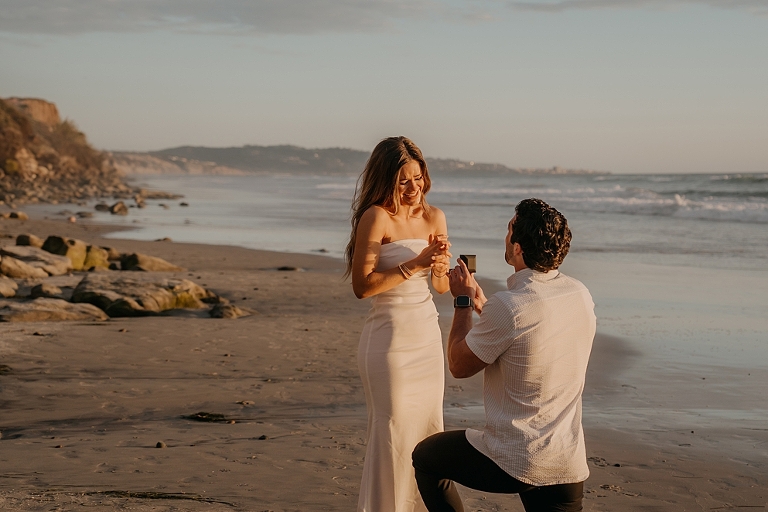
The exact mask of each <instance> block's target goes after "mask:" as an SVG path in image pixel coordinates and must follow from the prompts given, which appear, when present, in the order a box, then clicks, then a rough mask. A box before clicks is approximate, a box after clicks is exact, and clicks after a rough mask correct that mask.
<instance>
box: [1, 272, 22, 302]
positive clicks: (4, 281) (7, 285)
mask: <svg viewBox="0 0 768 512" xmlns="http://www.w3.org/2000/svg"><path fill="white" fill-rule="evenodd" d="M18 289H19V285H18V284H16V281H14V280H13V279H8V278H7V277H5V276H2V275H0V295H1V296H3V297H13V296H15V295H16V290H18Z"/></svg>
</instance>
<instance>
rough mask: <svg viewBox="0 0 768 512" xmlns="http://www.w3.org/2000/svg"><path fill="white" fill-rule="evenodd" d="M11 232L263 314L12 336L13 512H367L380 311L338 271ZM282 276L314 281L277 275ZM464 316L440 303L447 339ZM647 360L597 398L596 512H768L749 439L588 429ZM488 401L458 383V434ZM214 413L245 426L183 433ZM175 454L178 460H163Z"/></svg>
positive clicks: (2, 492) (603, 352) (589, 486)
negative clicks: (737, 447) (100, 255)
mask: <svg viewBox="0 0 768 512" xmlns="http://www.w3.org/2000/svg"><path fill="white" fill-rule="evenodd" d="M0 222H1V223H0V231H2V232H3V234H18V233H22V232H31V233H34V234H36V235H38V236H41V237H44V236H46V235H48V234H59V235H65V236H70V237H74V238H80V239H83V240H85V241H86V242H91V243H98V244H100V245H111V246H114V247H116V248H118V249H122V250H128V249H129V248H130V249H133V250H138V251H141V252H145V253H147V254H150V255H153V256H159V257H161V258H164V259H167V260H168V261H170V262H172V263H175V264H178V265H180V266H182V267H185V268H186V269H187V270H186V271H184V272H179V273H177V274H178V275H179V277H185V278H189V279H195V280H196V281H197V280H198V279H199V281H198V282H200V283H202V284H205V285H206V286H207V287H208V288H210V289H212V290H214V291H215V292H216V293H217V294H220V295H222V296H224V297H227V298H229V299H230V300H232V303H233V304H236V305H238V306H243V307H246V308H248V309H251V310H254V311H256V312H257V313H255V314H253V315H252V316H249V317H244V318H240V319H237V320H216V319H210V318H201V317H199V316H195V315H191V314H185V313H184V312H180V313H178V314H174V315H169V316H157V317H147V318H119V319H112V320H109V321H107V322H103V323H89V322H70V323H64V322H56V323H55V322H51V323H42V322H40V323H34V324H32V323H29V324H22V323H18V324H0V333H2V338H0V339H1V340H2V341H0V362H2V364H5V365H7V366H8V367H10V372H8V373H4V374H2V375H0V386H1V389H2V390H3V393H2V400H3V409H4V414H3V418H2V419H0V435H1V437H0V462H1V466H2V468H3V469H2V470H0V476H2V477H3V478H0V508H8V509H14V510H49V509H50V508H51V507H55V506H59V507H64V508H65V509H67V507H73V506H79V505H88V506H91V507H92V508H94V509H96V510H113V509H115V508H119V507H130V508H131V509H132V510H142V511H143V510H233V509H234V510H254V509H263V508H269V509H270V510H349V509H352V508H354V504H355V503H356V498H357V494H356V493H357V487H358V485H359V479H360V473H361V471H362V457H363V455H364V453H365V451H364V450H365V447H364V436H365V429H366V414H365V400H364V397H363V394H362V387H361V384H360V381H359V377H358V373H357V366H356V362H355V361H356V349H357V339H358V336H359V332H360V329H362V325H363V319H364V317H365V315H366V313H367V310H368V304H367V301H359V300H357V299H355V298H354V296H353V295H352V294H351V293H350V290H349V287H348V285H347V284H345V283H344V282H343V281H342V280H341V275H342V272H343V270H342V264H341V262H340V261H339V260H337V259H335V258H332V257H328V256H323V255H320V254H299V253H276V252H271V251H258V250H254V249H245V248H240V247H233V246H217V245H206V244H181V243H175V242H142V241H135V240H123V239H118V238H109V239H105V238H103V235H105V234H106V233H108V232H112V231H115V230H116V229H115V228H117V226H112V225H105V224H98V223H97V222H95V221H88V222H78V223H76V224H69V223H67V222H65V221H64V220H63V219H62V220H44V219H34V218H33V219H31V220H29V221H24V222H19V221H10V220H5V221H0ZM2 240H3V243H13V241H12V240H11V239H8V238H5V239H2ZM282 265H289V266H295V267H299V268H302V269H304V270H305V271H304V272H278V271H276V270H275V268H276V267H278V266H282ZM486 291H490V290H486ZM447 300H448V299H447V298H446V296H445V295H444V296H442V297H436V303H437V304H438V309H439V311H440V312H441V314H442V315H441V320H440V325H441V328H442V330H443V337H444V338H445V337H447V334H448V329H447V327H448V325H449V322H450V318H449V313H450V309H451V308H446V306H445V305H444V304H443V303H445V302H446V301H447ZM446 311H447V312H446ZM122 329H125V330H126V331H127V332H121V330H122ZM35 333H37V334H35ZM639 360H641V355H640V354H638V353H636V352H635V351H634V350H633V349H632V346H631V344H629V343H627V342H626V341H625V340H623V339H621V338H617V337H611V336H607V335H605V334H602V333H601V334H599V336H598V339H597V340H596V342H595V348H594V349H593V358H592V359H591V360H590V368H589V372H588V380H587V389H586V390H585V434H586V438H587V449H588V456H589V457H590V464H589V465H590V470H591V471H592V476H591V477H590V479H589V480H587V482H586V485H585V489H586V494H585V502H584V505H585V510H595V511H597V510H649V509H658V510H669V509H678V510H698V509H701V508H705V509H707V508H709V509H712V508H732V507H738V506H749V507H761V506H762V507H766V504H767V503H768V497H767V496H766V495H768V492H766V491H765V489H767V488H768V479H766V477H765V476H764V473H765V471H764V469H765V468H764V466H763V467H760V466H757V467H756V466H754V465H753V464H752V463H750V465H747V463H746V462H744V461H741V462H739V461H738V460H732V457H731V456H730V454H729V452H727V451H725V450H723V451H721V452H718V451H717V447H718V446H719V445H720V444H719V441H718V439H719V436H721V437H722V438H723V439H725V438H726V437H727V436H733V435H739V427H738V425H734V427H733V429H732V430H731V431H729V432H720V431H714V430H713V431H712V432H706V431H705V432H701V431H699V430H698V429H693V430H696V431H697V432H696V433H695V434H689V433H688V431H685V430H683V429H678V430H670V431H663V430H658V431H652V432H642V431H641V432H639V433H638V432H635V429H633V428H631V426H627V425H620V424H615V423H606V422H605V418H602V419H601V418H597V421H594V420H593V419H590V418H588V416H587V413H588V412H589V410H590V408H591V409H594V410H600V409H601V408H603V409H605V410H608V409H610V408H611V407H614V406H615V405H616V404H617V403H621V402H622V401H623V400H624V398H625V395H624V394H625V393H635V392H636V390H633V389H632V387H631V386H635V388H637V386H638V383H637V382H635V381H632V380H629V381H628V380H627V379H633V378H634V375H635V374H634V371H635V370H636V368H635V367H634V365H636V364H637V362H638V361H639ZM446 374H447V373H446ZM673 383H674V382H670V385H672V384H673ZM625 385H628V386H630V387H624V386H625ZM481 386H482V378H481V377H479V376H476V377H474V378H472V379H465V380H461V381H459V380H456V379H453V378H452V377H450V375H449V374H447V378H446V395H445V411H446V412H445V415H446V428H449V429H450V428H465V427H466V426H468V425H473V426H478V425H481V424H482V407H481V404H482V398H481V395H480V389H481ZM479 406H480V407H479ZM202 411H205V412H210V413H218V414H223V415H224V417H225V418H227V420H228V421H234V423H228V422H199V421H194V420H191V419H188V418H184V416H189V415H193V414H195V413H197V412H202ZM629 419H630V420H631V418H629ZM262 436H264V437H265V438H264V439H261V438H262ZM161 441H162V442H164V443H165V444H166V446H167V448H165V449H158V448H155V445H156V443H158V442H161ZM763 442H764V443H765V442H768V432H765V435H764V437H763ZM722 446H723V447H725V444H724V443H723V444H722ZM616 464H618V466H617V465H616ZM293 482H296V483H299V482H301V485H303V486H304V488H305V490H306V492H302V493H301V494H299V493H296V492H295V485H294V484H293ZM462 495H463V496H464V497H465V504H466V506H467V507H468V509H482V510H491V509H495V510H517V511H520V510H522V507H521V506H520V503H519V499H518V498H517V497H510V496H499V495H492V494H487V493H478V492H474V491H471V492H470V491H462ZM182 499H183V501H180V500H182ZM258 507H261V508H258ZM494 507H495V508H494Z"/></svg>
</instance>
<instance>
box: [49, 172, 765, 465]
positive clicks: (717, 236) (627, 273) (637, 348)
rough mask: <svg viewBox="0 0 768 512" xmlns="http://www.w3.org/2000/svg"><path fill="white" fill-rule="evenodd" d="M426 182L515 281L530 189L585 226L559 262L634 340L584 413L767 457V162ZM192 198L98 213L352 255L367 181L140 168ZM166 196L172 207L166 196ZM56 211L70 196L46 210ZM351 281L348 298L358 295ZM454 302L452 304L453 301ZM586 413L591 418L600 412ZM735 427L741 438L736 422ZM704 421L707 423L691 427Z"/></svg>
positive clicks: (605, 325) (467, 246)
mask: <svg viewBox="0 0 768 512" xmlns="http://www.w3.org/2000/svg"><path fill="white" fill-rule="evenodd" d="M432 179H433V188H432V191H430V193H429V194H428V200H429V202H430V203H431V204H433V205H435V206H438V207H440V208H441V209H443V211H444V212H445V213H446V216H447V219H448V230H449V236H450V239H451V242H452V248H451V251H452V252H453V253H454V255H458V254H460V253H468V254H476V255H477V267H478V271H477V273H478V276H480V277H483V278H486V279H491V280H494V281H498V282H500V283H501V282H503V281H504V280H505V279H506V277H507V276H508V275H509V274H510V273H511V268H510V267H509V266H507V265H506V263H505V262H504V258H503V253H504V241H503V238H504V235H505V233H506V226H507V222H508V221H509V219H510V218H511V217H512V215H513V214H514V206H515V204H517V203H518V202H519V201H520V200H522V199H524V198H528V197H538V198H541V199H543V200H545V201H547V202H548V203H550V204H551V205H553V206H554V207H556V208H558V209H559V210H560V211H561V212H563V213H564V214H565V216H566V217H567V218H568V220H569V224H570V226H571V230H572V232H573V242H572V246H571V252H570V254H569V255H568V257H567V258H566V260H565V263H564V264H563V266H562V267H561V269H562V271H563V272H565V273H567V274H569V275H572V276H574V277H576V278H578V279H580V280H581V281H582V282H584V284H585V285H586V286H587V287H588V288H589V289H590V291H591V292H592V295H593V297H594V300H595V304H596V313H597V316H598V332H599V333H601V334H602V335H606V336H609V337H612V338H614V339H617V340H621V343H622V344H623V345H622V346H623V347H624V353H625V354H628V355H626V356H625V358H624V360H623V361H622V362H621V364H619V363H617V368H616V376H615V378H616V379H617V381H616V382H618V384H617V385H616V389H615V390H612V391H611V392H610V393H607V394H602V395H601V398H600V400H599V401H596V399H590V398H589V397H585V404H584V408H585V425H600V426H609V427H614V426H616V425H619V424H620V425H621V426H622V427H624V428H631V429H632V430H633V431H635V432H640V433H645V434H643V435H646V439H645V441H646V442H650V443H653V442H654V439H653V434H652V433H653V432H658V431H662V430H663V431H669V430H675V429H677V430H681V431H686V432H687V431H688V430H697V429H698V430H701V429H705V430H709V431H712V432H714V431H718V432H721V431H722V432H724V431H725V430H723V429H727V428H730V429H731V430H730V431H729V432H731V434H723V435H725V436H726V437H727V439H722V438H718V440H717V443H715V442H714V441H713V442H712V449H713V450H722V449H724V447H727V449H728V450H732V451H733V453H734V454H735V455H734V457H742V460H751V459H754V457H756V456H759V457H765V456H768V446H766V444H765V443H762V442H760V440H759V439H758V438H757V437H755V436H753V435H752V434H751V433H750V432H752V433H754V432H756V431H759V430H761V429H762V430H764V428H765V423H766V422H768V402H766V401H765V398H764V393H765V389H766V387H767V386H768V255H767V254H766V249H768V174H712V175H705V174H699V175H620V174H606V175H597V174H594V175H593V174H565V175H525V174H506V173H486V174H482V173H472V174H469V173H467V174H458V173H450V174H437V175H434V176H432ZM136 180H137V184H142V185H144V186H147V187H150V188H153V189H159V190H165V191H170V192H177V193H180V194H184V196H185V197H184V199H183V201H185V202H187V203H188V204H189V206H188V207H182V206H180V205H179V203H180V201H178V200H177V201H150V202H149V204H148V206H147V207H146V208H144V209H133V208H132V209H131V211H130V214H129V215H128V216H126V217H119V216H112V215H109V214H104V213H97V214H96V215H97V219H96V220H98V221H99V222H103V223H110V224H115V225H120V226H129V227H132V228H135V229H132V230H128V231H119V232H116V233H114V234H112V235H110V236H114V237H119V238H129V239H141V240H153V239H159V238H164V237H171V238H172V239H173V240H174V241H177V242H197V243H211V244H229V245H237V246H243V247H250V248H258V249H267V250H275V251H288V252H302V253H318V254H325V255H327V256H331V257H338V258H341V257H342V255H343V251H344V247H345V245H346V242H347V239H348V237H349V229H350V224H349V217H350V203H351V200H352V196H353V193H354V189H355V183H356V177H350V176H332V175H312V174H259V175H249V176H167V175H166V176H141V177H138V178H136ZM158 203H165V204H166V205H167V206H168V208H167V209H165V208H162V207H159V206H158ZM40 208H42V209H43V210H44V211H46V212H48V213H50V214H54V213H56V212H57V211H59V210H61V208H62V207H61V206H58V207H54V206H45V207H42V206H41V207H40ZM351 293H352V292H351V289H350V294H351ZM443 314H450V312H443ZM587 418H588V419H587ZM734 425H738V428H737V431H738V433H737V434H733V428H734ZM692 427H695V428H692Z"/></svg>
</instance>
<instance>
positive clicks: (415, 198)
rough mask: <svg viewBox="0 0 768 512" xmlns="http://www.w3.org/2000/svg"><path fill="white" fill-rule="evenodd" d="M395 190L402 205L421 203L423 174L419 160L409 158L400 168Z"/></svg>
mask: <svg viewBox="0 0 768 512" xmlns="http://www.w3.org/2000/svg"><path fill="white" fill-rule="evenodd" d="M398 180H399V181H398V184H397V191H398V197H399V198H400V205H402V206H417V205H420V204H421V199H422V196H421V194H422V192H421V191H422V189H423V188H424V175H423V174H422V172H421V166H420V165H419V162H416V161H414V160H411V161H410V162H408V163H407V164H405V165H404V166H402V167H401V168H400V176H399V178H398Z"/></svg>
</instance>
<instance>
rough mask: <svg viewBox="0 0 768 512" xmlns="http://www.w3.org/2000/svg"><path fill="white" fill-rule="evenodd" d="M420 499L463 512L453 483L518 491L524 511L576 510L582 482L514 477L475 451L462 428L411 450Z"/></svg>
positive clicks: (443, 511) (436, 510) (439, 509)
mask: <svg viewBox="0 0 768 512" xmlns="http://www.w3.org/2000/svg"><path fill="white" fill-rule="evenodd" d="M413 467H414V468H415V469H416V483H417V484H418V485H419V492H420V493H421V498H422V499H423V500H424V503H425V504H426V505H427V509H429V511H430V512H463V511H464V505H463V504H462V502H461V497H460V496H459V493H458V492H457V491H456V486H455V485H453V482H457V483H459V484H461V485H463V486H465V487H469V488H471V489H477V490H479V491H485V492H494V493H502V494H519V495H520V500H521V501H522V502H523V506H524V507H525V510H526V511H527V512H578V511H580V510H582V508H581V498H582V496H583V493H584V483H583V482H579V483H576V484H561V485H548V486H544V487H536V486H533V485H529V484H526V483H523V482H521V481H520V480H516V479H514V478H512V477H511V476H509V474H507V473H506V472H505V471H504V470H502V469H501V468H500V467H499V466H497V465H496V463H495V462H493V461H492V460H491V459H489V458H488V457H486V456H485V455H483V454H482V453H480V452H479V451H477V450H476V449H475V448H474V447H473V446H472V445H471V444H469V441H467V437H466V434H465V431H464V430H453V431H450V432H441V433H438V434H434V435H432V436H429V437H428V438H426V439H425V440H423V441H422V442H420V443H419V444H418V445H416V449H415V450H413Z"/></svg>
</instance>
